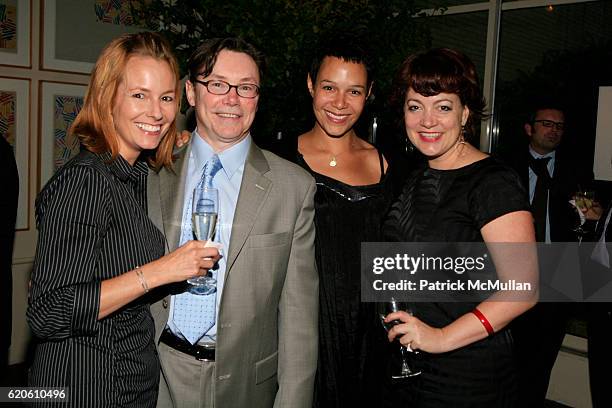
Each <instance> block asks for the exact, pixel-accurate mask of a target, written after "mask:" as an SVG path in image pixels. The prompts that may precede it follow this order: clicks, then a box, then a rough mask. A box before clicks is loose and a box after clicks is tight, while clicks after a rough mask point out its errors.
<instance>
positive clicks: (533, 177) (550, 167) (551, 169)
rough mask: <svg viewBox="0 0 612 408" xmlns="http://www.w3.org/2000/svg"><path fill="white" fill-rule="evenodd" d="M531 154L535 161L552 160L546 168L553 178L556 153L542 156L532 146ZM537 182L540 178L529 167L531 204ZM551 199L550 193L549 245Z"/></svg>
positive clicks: (547, 222)
mask: <svg viewBox="0 0 612 408" xmlns="http://www.w3.org/2000/svg"><path fill="white" fill-rule="evenodd" d="M529 153H530V154H531V156H532V157H533V158H534V159H543V158H546V157H550V160H549V161H548V163H547V164H546V167H547V168H548V174H550V177H553V175H554V174H555V151H554V150H553V151H552V152H550V153H547V154H540V153H538V152H536V151H535V150H533V149H532V148H531V146H529ZM537 181H538V176H537V175H536V174H535V173H534V171H533V170H531V167H529V204H531V203H532V202H533V196H534V195H535V186H536V182H537ZM549 199H550V192H548V197H546V242H547V243H550V242H551V240H550V218H549V212H548V208H549V206H548V204H549Z"/></svg>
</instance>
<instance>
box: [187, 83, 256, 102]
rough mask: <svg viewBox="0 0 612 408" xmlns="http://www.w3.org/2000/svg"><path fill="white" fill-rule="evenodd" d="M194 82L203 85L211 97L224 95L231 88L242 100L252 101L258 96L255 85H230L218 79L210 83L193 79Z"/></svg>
mask: <svg viewBox="0 0 612 408" xmlns="http://www.w3.org/2000/svg"><path fill="white" fill-rule="evenodd" d="M194 82H197V83H198V84H202V85H204V86H205V87H206V89H207V90H208V92H210V93H211V94H213V95H225V94H227V93H228V92H229V91H230V90H231V89H232V88H236V93H237V94H238V96H241V97H243V98H249V99H252V98H255V97H256V96H257V95H259V86H257V85H255V84H238V85H230V84H229V83H228V82H225V81H221V80H219V79H214V80H210V81H200V80H198V79H194Z"/></svg>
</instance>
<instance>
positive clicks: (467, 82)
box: [391, 48, 486, 137]
mask: <svg viewBox="0 0 612 408" xmlns="http://www.w3.org/2000/svg"><path fill="white" fill-rule="evenodd" d="M410 88H412V89H413V90H414V91H415V92H417V93H419V94H421V95H424V96H433V95H437V94H439V93H450V94H456V95H458V96H459V99H460V100H461V103H462V104H463V105H464V106H467V107H468V109H469V110H470V116H469V117H468V120H467V122H466V124H465V130H466V133H467V136H468V137H470V136H473V135H474V133H475V123H477V122H478V121H481V120H482V119H483V118H484V117H485V116H486V114H485V107H486V102H485V99H484V97H483V95H482V91H481V89H480V85H479V83H478V74H477V73H476V67H475V66H474V63H473V62H472V61H471V60H470V59H469V58H468V57H467V56H466V55H465V54H463V53H461V52H459V51H455V50H452V49H450V48H436V49H432V50H429V51H425V52H421V53H418V54H412V55H410V56H409V57H408V58H406V60H405V61H404V62H403V63H402V65H401V66H400V69H399V71H398V73H397V75H396V76H395V80H394V82H393V88H392V94H391V105H392V106H394V107H395V108H396V109H397V110H398V112H401V113H400V117H403V114H404V103H405V101H406V93H407V92H408V89H410Z"/></svg>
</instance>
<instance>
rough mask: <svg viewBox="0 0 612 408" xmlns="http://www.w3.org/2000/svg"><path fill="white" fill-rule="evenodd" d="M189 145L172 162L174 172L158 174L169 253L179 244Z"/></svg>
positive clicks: (167, 171) (166, 171)
mask: <svg viewBox="0 0 612 408" xmlns="http://www.w3.org/2000/svg"><path fill="white" fill-rule="evenodd" d="M190 153H191V144H189V145H188V146H187V147H186V148H185V149H183V150H182V151H181V152H179V156H178V158H177V160H176V161H175V162H174V171H169V170H165V169H164V170H162V171H161V172H160V183H159V188H160V196H161V199H160V202H161V213H162V218H163V224H164V232H165V234H166V240H167V241H168V245H169V247H170V251H173V250H175V249H176V248H177V247H178V244H179V238H180V234H181V223H182V222H183V203H184V201H185V177H186V176H187V171H188V166H189V155H190Z"/></svg>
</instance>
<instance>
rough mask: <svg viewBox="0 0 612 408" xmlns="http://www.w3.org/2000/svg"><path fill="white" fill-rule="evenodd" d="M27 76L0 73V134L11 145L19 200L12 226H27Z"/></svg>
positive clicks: (28, 138) (28, 212) (16, 227)
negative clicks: (16, 172)
mask: <svg viewBox="0 0 612 408" xmlns="http://www.w3.org/2000/svg"><path fill="white" fill-rule="evenodd" d="M29 107H30V80H29V79H18V78H8V77H0V135H1V136H2V137H4V138H5V139H6V140H7V141H8V142H9V144H10V145H11V146H13V152H14V154H15V161H16V162H17V171H18V173H19V201H18V203H17V222H16V224H15V229H17V230H28V229H29V228H30V223H29V214H30V207H29V202H30V199H29V189H28V186H29V185H30V177H29V171H28V169H29V166H28V158H29V156H30V110H29Z"/></svg>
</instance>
